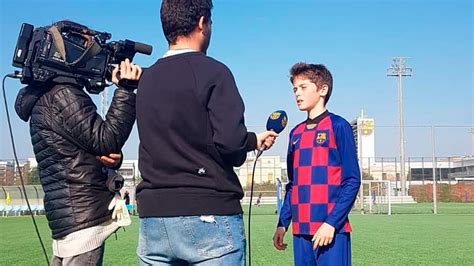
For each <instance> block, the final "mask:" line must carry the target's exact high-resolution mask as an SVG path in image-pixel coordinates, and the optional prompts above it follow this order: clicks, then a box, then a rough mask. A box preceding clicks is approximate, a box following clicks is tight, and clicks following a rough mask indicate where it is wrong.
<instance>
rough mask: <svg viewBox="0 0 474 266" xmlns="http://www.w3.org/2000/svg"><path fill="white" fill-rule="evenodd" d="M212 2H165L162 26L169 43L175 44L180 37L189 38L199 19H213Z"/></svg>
mask: <svg viewBox="0 0 474 266" xmlns="http://www.w3.org/2000/svg"><path fill="white" fill-rule="evenodd" d="M211 9H212V0H163V2H162V3H161V10H160V15H161V25H162V27H163V33H164V34H165V37H166V40H168V43H170V44H175V43H176V39H177V38H178V36H188V35H189V34H190V33H191V32H192V31H193V30H194V28H196V25H197V24H198V21H199V18H200V17H202V16H204V22H206V23H207V22H208V21H209V20H210V19H211Z"/></svg>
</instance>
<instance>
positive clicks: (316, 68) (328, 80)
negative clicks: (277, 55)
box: [290, 63, 332, 105]
mask: <svg viewBox="0 0 474 266" xmlns="http://www.w3.org/2000/svg"><path fill="white" fill-rule="evenodd" d="M297 76H301V77H304V78H307V79H309V80H311V82H313V83H314V84H316V87H317V89H318V90H319V89H321V88H322V87H323V85H324V84H326V85H327V86H328V93H327V94H326V97H325V98H324V105H326V104H327V102H328V101H329V97H331V93H332V75H331V72H329V70H328V69H327V68H326V66H324V65H315V64H306V63H296V64H294V65H293V66H292V67H291V69H290V81H291V83H292V84H293V80H294V79H295V77H297Z"/></svg>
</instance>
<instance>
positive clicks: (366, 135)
mask: <svg viewBox="0 0 474 266" xmlns="http://www.w3.org/2000/svg"><path fill="white" fill-rule="evenodd" d="M351 126H352V132H353V134H354V140H355V144H356V150H357V158H358V159H359V162H362V168H365V167H368V165H369V164H370V159H367V158H375V122H374V119H373V118H366V117H364V110H362V111H361V112H360V117H358V118H357V119H355V120H354V121H352V122H351Z"/></svg>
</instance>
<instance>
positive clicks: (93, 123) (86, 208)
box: [15, 85, 135, 239]
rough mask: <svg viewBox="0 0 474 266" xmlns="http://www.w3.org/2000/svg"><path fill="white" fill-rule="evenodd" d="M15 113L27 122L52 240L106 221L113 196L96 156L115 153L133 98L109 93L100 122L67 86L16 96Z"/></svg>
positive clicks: (82, 96) (81, 95)
mask: <svg viewBox="0 0 474 266" xmlns="http://www.w3.org/2000/svg"><path fill="white" fill-rule="evenodd" d="M15 109H16V112H17V114H18V115H19V116H20V118H21V119H23V120H25V121H28V119H30V134H31V141H32V143H33V148H34V153H35V156H36V160H37V162H38V170H39V175H40V180H41V185H42V186H43V190H44V192H45V196H44V206H45V210H46V217H47V219H48V222H49V227H50V228H51V230H52V235H53V238H55V239H57V238H60V237H63V236H66V235H68V234H69V233H72V232H75V231H77V230H80V229H84V228H88V227H91V226H95V225H98V224H100V223H102V222H104V221H106V220H108V219H110V214H111V213H110V211H109V210H108V209H107V207H108V204H109V203H110V201H111V200H112V198H113V196H114V194H113V193H112V192H110V191H109V190H108V189H107V187H106V185H105V182H106V179H107V171H106V169H105V168H104V166H103V165H102V164H101V163H100V161H98V160H97V159H96V156H98V155H108V154H110V153H120V150H121V148H122V146H123V145H124V144H125V141H126V140H127V138H128V136H129V135H130V132H131V130H132V127H133V123H134V121H135V94H134V93H133V92H130V91H126V90H124V89H117V90H115V95H114V97H113V100H112V103H111V105H110V108H109V111H108V112H107V115H106V119H105V121H104V120H102V118H101V117H100V116H99V114H97V112H96V106H95V105H94V103H93V102H92V99H91V98H90V96H89V95H88V94H87V93H86V92H84V91H83V90H82V89H80V88H76V87H74V86H72V85H55V86H50V89H48V90H45V89H44V88H38V87H33V86H27V87H25V88H23V89H21V90H20V92H19V94H18V96H17V99H16V103H15Z"/></svg>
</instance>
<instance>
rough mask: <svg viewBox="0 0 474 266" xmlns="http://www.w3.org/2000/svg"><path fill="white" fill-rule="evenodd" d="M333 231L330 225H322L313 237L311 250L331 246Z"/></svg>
mask: <svg viewBox="0 0 474 266" xmlns="http://www.w3.org/2000/svg"><path fill="white" fill-rule="evenodd" d="M335 231H336V229H335V228H334V227H332V226H331V225H330V224H327V223H323V224H322V225H321V226H320V227H319V229H318V231H316V233H315V234H314V236H313V240H312V241H313V249H317V248H318V247H322V246H327V245H329V244H331V243H332V240H333V239H334V232H335Z"/></svg>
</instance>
